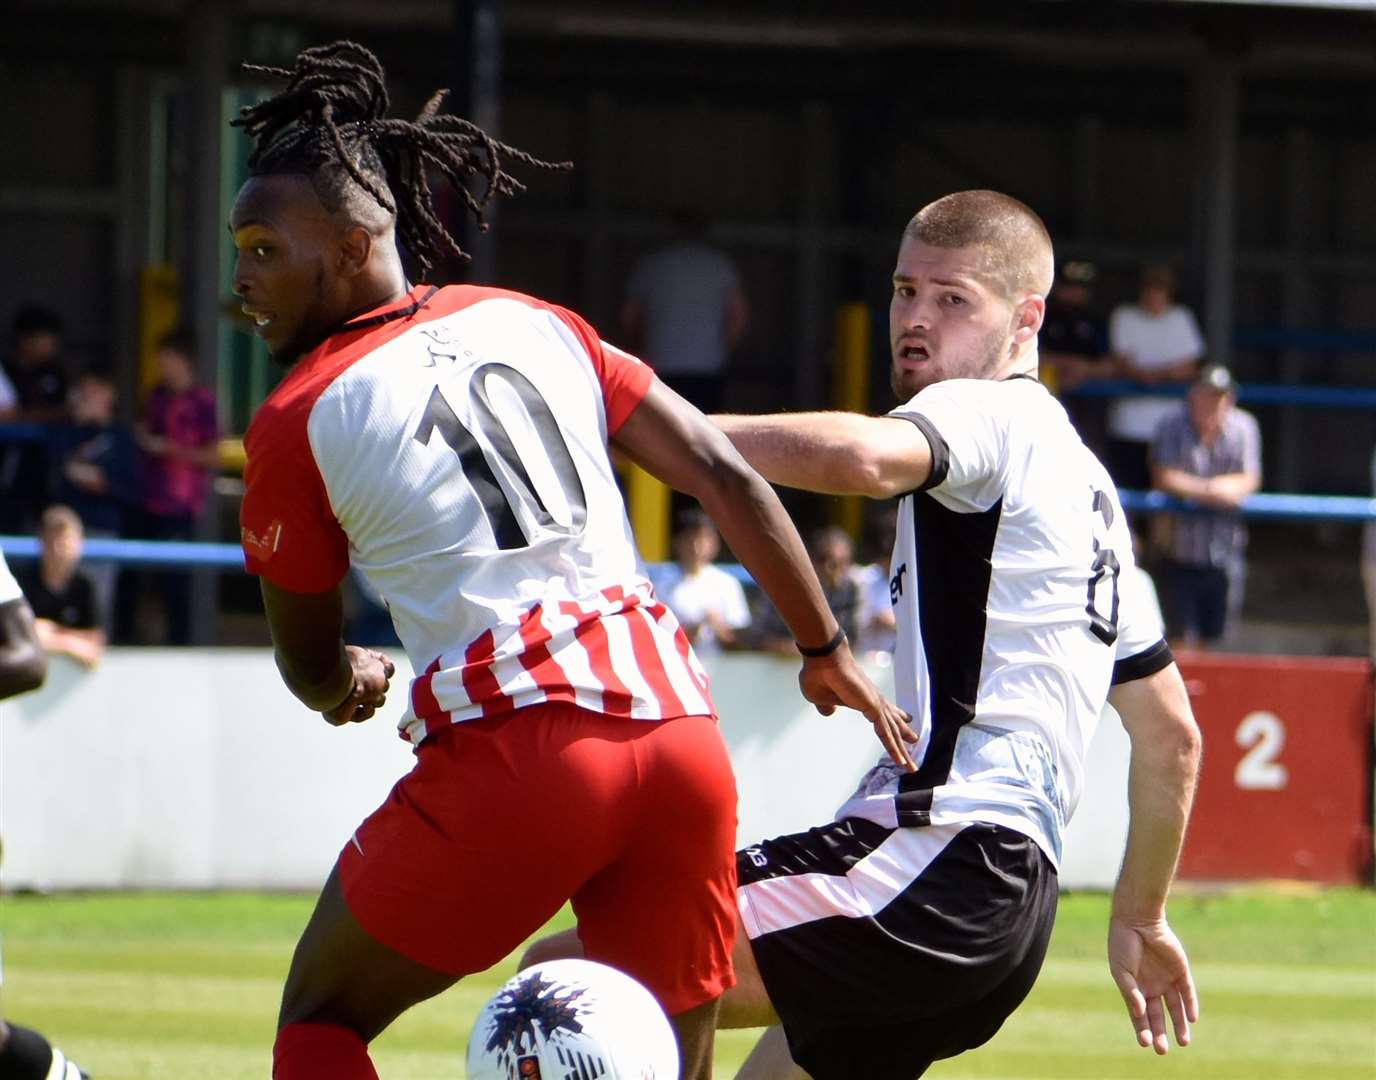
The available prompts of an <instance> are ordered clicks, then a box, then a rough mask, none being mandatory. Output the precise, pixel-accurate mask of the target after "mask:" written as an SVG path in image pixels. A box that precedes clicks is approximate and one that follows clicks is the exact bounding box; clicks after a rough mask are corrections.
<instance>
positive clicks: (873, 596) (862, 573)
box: [853, 503, 898, 656]
mask: <svg viewBox="0 0 1376 1080" xmlns="http://www.w3.org/2000/svg"><path fill="white" fill-rule="evenodd" d="M875 505H877V506H878V507H879V509H878V510H877V511H876V512H875V513H873V514H872V515H871V516H870V521H869V528H868V530H867V532H868V534H869V536H868V540H867V543H866V549H867V550H868V551H869V552H870V553H871V555H870V560H869V561H868V562H866V563H864V564H863V565H860V566H856V567H855V568H854V571H853V572H854V574H855V577H856V580H857V581H858V582H859V585H860V615H859V627H858V629H857V634H856V639H855V653H856V655H857V656H874V655H878V656H887V655H892V654H893V650H894V644H895V640H896V637H897V630H898V620H897V619H896V618H895V617H894V613H893V590H892V586H891V585H890V583H889V554H890V552H892V551H893V541H894V533H895V532H896V531H897V525H898V508H897V507H896V506H895V505H894V504H893V503H879V504H875Z"/></svg>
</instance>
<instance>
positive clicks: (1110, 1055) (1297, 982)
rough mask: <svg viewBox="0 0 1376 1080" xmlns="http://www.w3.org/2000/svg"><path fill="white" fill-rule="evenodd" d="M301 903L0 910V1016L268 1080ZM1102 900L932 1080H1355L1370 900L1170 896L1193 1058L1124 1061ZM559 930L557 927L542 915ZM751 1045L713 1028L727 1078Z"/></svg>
mask: <svg viewBox="0 0 1376 1080" xmlns="http://www.w3.org/2000/svg"><path fill="white" fill-rule="evenodd" d="M310 905H311V900H310V898H307V897H301V896H267V895H256V894H207V895H200V894H189V895H178V894H165V893H149V894H114V895H107V894H97V895H63V896H52V897H36V896H16V897H5V898H4V899H3V900H0V929H3V932H4V959H5V985H4V991H3V998H2V999H0V1003H2V1004H3V1010H4V1013H5V1015H7V1016H10V1017H13V1018H14V1019H15V1020H17V1021H19V1022H21V1023H26V1024H29V1025H31V1026H34V1027H37V1028H39V1029H41V1030H42V1031H44V1032H46V1033H48V1034H49V1035H50V1036H52V1037H53V1039H54V1040H55V1041H56V1042H57V1043H58V1045H60V1046H61V1047H62V1048H63V1049H64V1050H65V1051H67V1053H68V1054H70V1055H71V1056H72V1057H73V1058H75V1059H76V1060H77V1061H79V1062H80V1063H81V1064H82V1065H83V1066H84V1067H85V1068H87V1069H89V1070H90V1071H91V1073H92V1078H93V1080H173V1078H175V1080H182V1078H189V1077H193V1076H206V1077H214V1078H216V1080H238V1078H245V1080H247V1078H252V1080H261V1078H263V1077H265V1076H267V1073H268V1061H269V1048H270V1045H271V1042H272V1029H273V1021H274V1016H275V1013H276V1006H277V998H278V993H279V991H280V988H281V982H282V977H283V975H284V974H285V972H286V967H287V962H288V960H289V958H290V955H291V948H292V945H293V944H294V942H295V939H296V935H297V933H298V932H299V931H300V929H301V926H302V925H303V923H304V921H305V918H306V916H307V914H308V912H309V909H310ZM1106 912H1107V900H1106V898H1105V897H1103V896H1100V895H1072V896H1066V897H1064V898H1063V899H1062V904H1061V911H1060V916H1059V919H1058V923H1057V928H1056V934H1055V937H1054V939H1053V941H1052V945H1051V955H1050V957H1049V959H1048V961H1047V965H1046V968H1045V970H1044V971H1043V973H1042V977H1041V980H1040V982H1039V983H1038V985H1037V988H1036V989H1035V990H1034V991H1033V993H1032V996H1031V998H1030V999H1029V1000H1028V1001H1027V1002H1026V1003H1025V1004H1024V1005H1023V1007H1022V1008H1021V1009H1020V1010H1019V1011H1018V1013H1017V1014H1015V1015H1014V1017H1013V1018H1012V1019H1011V1020H1010V1021H1009V1022H1008V1023H1007V1024H1006V1025H1005V1026H1004V1028H1003V1030H1002V1031H1001V1032H1000V1033H999V1034H998V1035H997V1036H996V1037H995V1039H994V1040H993V1041H992V1042H991V1043H990V1044H989V1045H987V1046H985V1047H983V1048H981V1049H980V1050H978V1051H976V1052H974V1053H970V1054H967V1055H965V1056H964V1057H961V1058H957V1059H954V1060H952V1061H947V1062H942V1063H939V1064H938V1065H937V1066H936V1067H934V1068H933V1069H932V1070H931V1071H930V1072H929V1073H928V1075H929V1076H932V1077H938V1078H941V1077H952V1078H954V1077H969V1078H976V1077H978V1078H982V1080H994V1078H998V1080H1015V1078H1027V1080H1033V1078H1038V1080H1040V1078H1045V1080H1076V1078H1085V1080H1091V1078H1092V1080H1132V1078H1138V1077H1140V1078H1144V1080H1145V1078H1151V1080H1171V1078H1176V1077H1189V1078H1191V1080H1204V1078H1209V1080H1222V1078H1228V1080H1287V1078H1295V1080H1348V1078H1351V1080H1358V1078H1361V1080H1371V1078H1372V1077H1374V1076H1376V894H1373V893H1371V892H1366V891H1352V890H1335V891H1329V892H1312V893H1310V892H1305V893H1297V892H1294V891H1263V890H1247V891H1242V892H1218V893H1186V894H1184V895H1182V896H1178V897H1177V898H1176V899H1175V900H1174V901H1173V903H1172V923H1173V924H1174V925H1175V927H1176V929H1177V930H1178V931H1179V933H1180V934H1181V936H1182V938H1184V940H1185V942H1186V945H1187V946H1188V947H1189V948H1190V951H1191V954H1192V956H1193V960H1194V968H1195V976H1196V979H1197V981H1198V984H1199V988H1200V999H1201V1004H1202V1008H1203V1018H1202V1020H1201V1021H1200V1023H1199V1024H1198V1026H1197V1027H1196V1029H1195V1042H1194V1045H1193V1046H1191V1047H1189V1048H1187V1049H1183V1050H1181V1049H1173V1050H1172V1051H1171V1053H1170V1055H1169V1056H1168V1057H1166V1058H1156V1057H1155V1056H1154V1055H1153V1054H1151V1052H1150V1051H1146V1050H1140V1049H1138V1047H1137V1045H1136V1043H1135V1042H1134V1041H1133V1037H1132V1034H1131V1032H1130V1030H1129V1027H1128V1023H1127V1019H1126V1014H1125V1012H1124V1011H1123V1008H1122V1006H1121V1004H1120V1002H1119V1000H1118V996H1117V993H1116V992H1115V990H1114V989H1113V986H1112V984H1111V982H1110V981H1109V978H1108V973H1107V968H1106V966H1105V963H1104V960H1103V948H1102V941H1103V935H1104V921H1105V916H1106ZM555 925H558V926H565V925H568V916H567V914H565V915H563V916H561V917H560V918H559V919H558V920H556V924H555ZM512 964H513V961H511V960H508V961H507V962H506V963H504V964H502V965H499V966H498V967H497V968H494V969H493V970H492V971H490V972H487V973H485V974H483V975H480V976H475V977H474V978H472V979H469V980H466V981H465V982H462V983H460V984H459V985H458V986H456V987H455V988H454V989H453V990H451V991H450V992H449V993H448V994H445V995H443V996H442V997H440V998H438V999H437V1000H435V1001H431V1002H428V1003H426V1004H425V1005H423V1006H421V1007H420V1008H417V1009H415V1010H413V1011H412V1012H411V1013H409V1014H407V1015H406V1016H404V1017H402V1019H401V1020H400V1021H399V1022H398V1023H397V1024H396V1025H395V1026H394V1027H393V1028H392V1029H391V1030H390V1031H388V1032H387V1033H386V1034H384V1035H383V1037H382V1038H380V1039H379V1040H378V1041H377V1042H376V1043H375V1044H374V1050H373V1053H374V1059H375V1061H376V1062H377V1065H378V1070H379V1072H380V1074H381V1076H382V1077H383V1078H384V1080H404V1078H413V1080H448V1078H451V1077H452V1078H458V1077H461V1076H462V1075H463V1048H464V1044H465V1041H466V1039H467V1036H468V1028H469V1025H470V1024H471V1023H472V1020H473V1017H474V1016H475V1015H476V1013H477V1011H478V1008H479V1007H480V1005H481V1003H482V1002H483V1000H484V999H485V998H486V997H487V996H488V994H490V993H491V992H492V990H493V989H494V988H495V987H496V986H497V985H498V984H499V983H500V982H501V981H502V980H503V979H505V978H506V976H507V975H508V974H509V973H510V971H511V970H512ZM754 1037H755V1033H754V1032H723V1033H722V1034H721V1035H720V1036H719V1038H718V1042H717V1070H716V1072H717V1075H718V1076H721V1077H729V1076H731V1075H732V1073H733V1072H734V1070H735V1067H736V1066H737V1065H738V1064H739V1063H740V1062H741V1061H742V1060H743V1059H744V1057H745V1055H746V1053H747V1052H748V1051H749V1047H750V1046H751V1044H752V1043H753V1041H754Z"/></svg>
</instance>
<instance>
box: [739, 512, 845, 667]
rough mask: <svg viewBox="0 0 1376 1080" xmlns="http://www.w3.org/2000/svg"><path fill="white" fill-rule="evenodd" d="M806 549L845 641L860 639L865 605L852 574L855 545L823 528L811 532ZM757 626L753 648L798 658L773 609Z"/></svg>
mask: <svg viewBox="0 0 1376 1080" xmlns="http://www.w3.org/2000/svg"><path fill="white" fill-rule="evenodd" d="M807 547H808V554H809V555H811V556H812V566H813V568H814V569H815V570H816V571H817V579H818V580H819V581H821V583H822V592H823V594H824V595H825V596H826V600H827V606H828V607H830V608H831V613H832V614H833V615H835V616H836V621H837V622H838V623H839V624H840V626H841V629H842V630H844V631H845V632H846V637H848V638H849V639H850V640H851V641H854V640H855V639H856V638H857V636H858V635H859V631H860V613H861V610H862V608H863V604H864V598H863V595H862V591H861V587H860V579H859V577H858V576H857V574H856V573H855V545H854V544H852V543H851V539H850V537H849V536H847V535H846V532H845V530H844V529H837V528H826V529H818V530H817V531H816V532H814V533H813V534H812V536H811V538H810V539H809V541H808V546H807ZM756 626H757V628H758V630H757V632H756V634H755V635H754V637H755V646H756V648H758V649H761V650H763V651H765V652H772V653H778V654H779V655H781V656H793V657H796V656H797V655H798V650H797V647H796V646H795V645H794V643H793V635H792V634H790V633H789V632H788V628H787V627H786V626H785V625H784V622H783V619H782V618H780V616H779V613H778V611H776V610H775V609H774V607H773V606H772V605H766V606H765V608H764V610H763V611H762V612H761V614H760V617H759V619H758V620H756Z"/></svg>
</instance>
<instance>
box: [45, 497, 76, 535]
mask: <svg viewBox="0 0 1376 1080" xmlns="http://www.w3.org/2000/svg"><path fill="white" fill-rule="evenodd" d="M85 531H86V530H85V529H83V528H82V527H81V518H80V517H78V516H77V512H76V511H75V510H73V509H72V508H71V507H70V506H63V505H62V504H61V503H54V504H53V505H52V506H50V507H48V508H47V509H46V510H44V511H43V516H42V517H41V518H39V519H38V532H39V535H40V536H56V535H57V534H58V533H64V532H75V533H77V534H78V535H81V534H84V533H85Z"/></svg>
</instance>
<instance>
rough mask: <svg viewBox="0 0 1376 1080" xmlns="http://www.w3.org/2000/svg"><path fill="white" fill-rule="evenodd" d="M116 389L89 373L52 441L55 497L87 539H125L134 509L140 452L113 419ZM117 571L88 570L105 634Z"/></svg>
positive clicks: (106, 564)
mask: <svg viewBox="0 0 1376 1080" xmlns="http://www.w3.org/2000/svg"><path fill="white" fill-rule="evenodd" d="M118 402H119V389H118V388H117V387H116V385H115V381H114V380H113V379H112V378H110V376H109V375H107V374H105V373H104V372H99V371H88V372H86V373H85V374H84V375H82V376H81V377H80V378H79V379H77V381H76V386H75V387H74V388H73V390H72V405H71V408H72V422H71V423H70V424H68V425H66V426H64V427H60V428H58V429H57V430H56V431H55V432H54V435H53V444H52V447H53V464H54V472H55V473H56V478H55V482H54V484H53V491H54V493H55V495H56V497H57V501H58V502H60V503H62V504H64V505H66V506H70V507H71V508H72V509H73V510H74V511H76V514H77V516H78V517H79V518H81V523H82V525H83V526H84V527H85V530H86V535H87V536H88V537H93V538H100V539H108V538H111V537H117V536H123V535H125V526H126V524H127V519H128V516H129V513H130V511H131V510H132V509H133V508H134V507H135V506H137V503H138V494H139V488H138V448H137V447H136V446H135V445H134V436H133V433H132V432H131V431H130V430H129V428H128V427H127V426H125V425H124V424H121V423H119V421H118V420H117V419H116V417H115V408H116V405H117V404H118ZM118 572H119V568H118V567H117V566H116V565H115V564H114V563H113V562H110V561H101V562H98V563H96V564H94V565H93V566H91V567H90V568H89V570H88V573H89V574H90V575H91V578H92V580H93V581H94V582H95V586H96V607H97V610H98V611H99V613H100V624H101V626H103V627H105V628H106V630H107V631H108V630H109V629H110V619H111V615H112V614H113V612H112V610H111V608H112V604H113V601H114V593H115V580H116V577H117V575H118Z"/></svg>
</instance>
